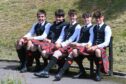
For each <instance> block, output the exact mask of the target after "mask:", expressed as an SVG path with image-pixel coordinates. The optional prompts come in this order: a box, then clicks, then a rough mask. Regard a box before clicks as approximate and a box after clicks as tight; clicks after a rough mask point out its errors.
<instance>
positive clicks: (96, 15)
mask: <svg viewBox="0 0 126 84" xmlns="http://www.w3.org/2000/svg"><path fill="white" fill-rule="evenodd" d="M102 16H104V15H103V13H102V12H101V11H95V12H94V14H93V17H94V18H100V17H102Z"/></svg>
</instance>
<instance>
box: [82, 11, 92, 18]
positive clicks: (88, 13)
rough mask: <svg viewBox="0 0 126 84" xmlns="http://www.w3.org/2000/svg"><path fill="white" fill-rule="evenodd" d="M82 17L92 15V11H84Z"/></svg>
mask: <svg viewBox="0 0 126 84" xmlns="http://www.w3.org/2000/svg"><path fill="white" fill-rule="evenodd" d="M82 17H83V18H89V17H92V13H90V12H86V13H83V14H82Z"/></svg>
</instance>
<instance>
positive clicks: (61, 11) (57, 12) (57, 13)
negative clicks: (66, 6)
mask: <svg viewBox="0 0 126 84" xmlns="http://www.w3.org/2000/svg"><path fill="white" fill-rule="evenodd" d="M55 16H63V17H64V16H65V12H64V10H63V9H58V10H56V11H55Z"/></svg>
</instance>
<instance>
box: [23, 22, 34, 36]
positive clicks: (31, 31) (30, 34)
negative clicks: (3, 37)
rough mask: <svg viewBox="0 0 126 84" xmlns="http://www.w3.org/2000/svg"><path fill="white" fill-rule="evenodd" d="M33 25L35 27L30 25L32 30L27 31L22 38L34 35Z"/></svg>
mask: <svg viewBox="0 0 126 84" xmlns="http://www.w3.org/2000/svg"><path fill="white" fill-rule="evenodd" d="M35 25H36V24H33V25H32V28H31V29H30V31H29V32H28V33H27V34H26V35H24V37H32V36H33V35H34V32H35V30H34V28H35Z"/></svg>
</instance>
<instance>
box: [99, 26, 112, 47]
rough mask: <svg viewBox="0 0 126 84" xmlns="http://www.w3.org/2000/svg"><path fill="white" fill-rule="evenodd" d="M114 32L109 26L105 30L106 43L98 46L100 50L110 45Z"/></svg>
mask: <svg viewBox="0 0 126 84" xmlns="http://www.w3.org/2000/svg"><path fill="white" fill-rule="evenodd" d="M111 35H112V32H111V28H110V27H109V26H106V28H105V41H104V42H103V43H101V44H99V45H98V47H99V48H104V47H107V46H108V45H109V42H110V38H111Z"/></svg>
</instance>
